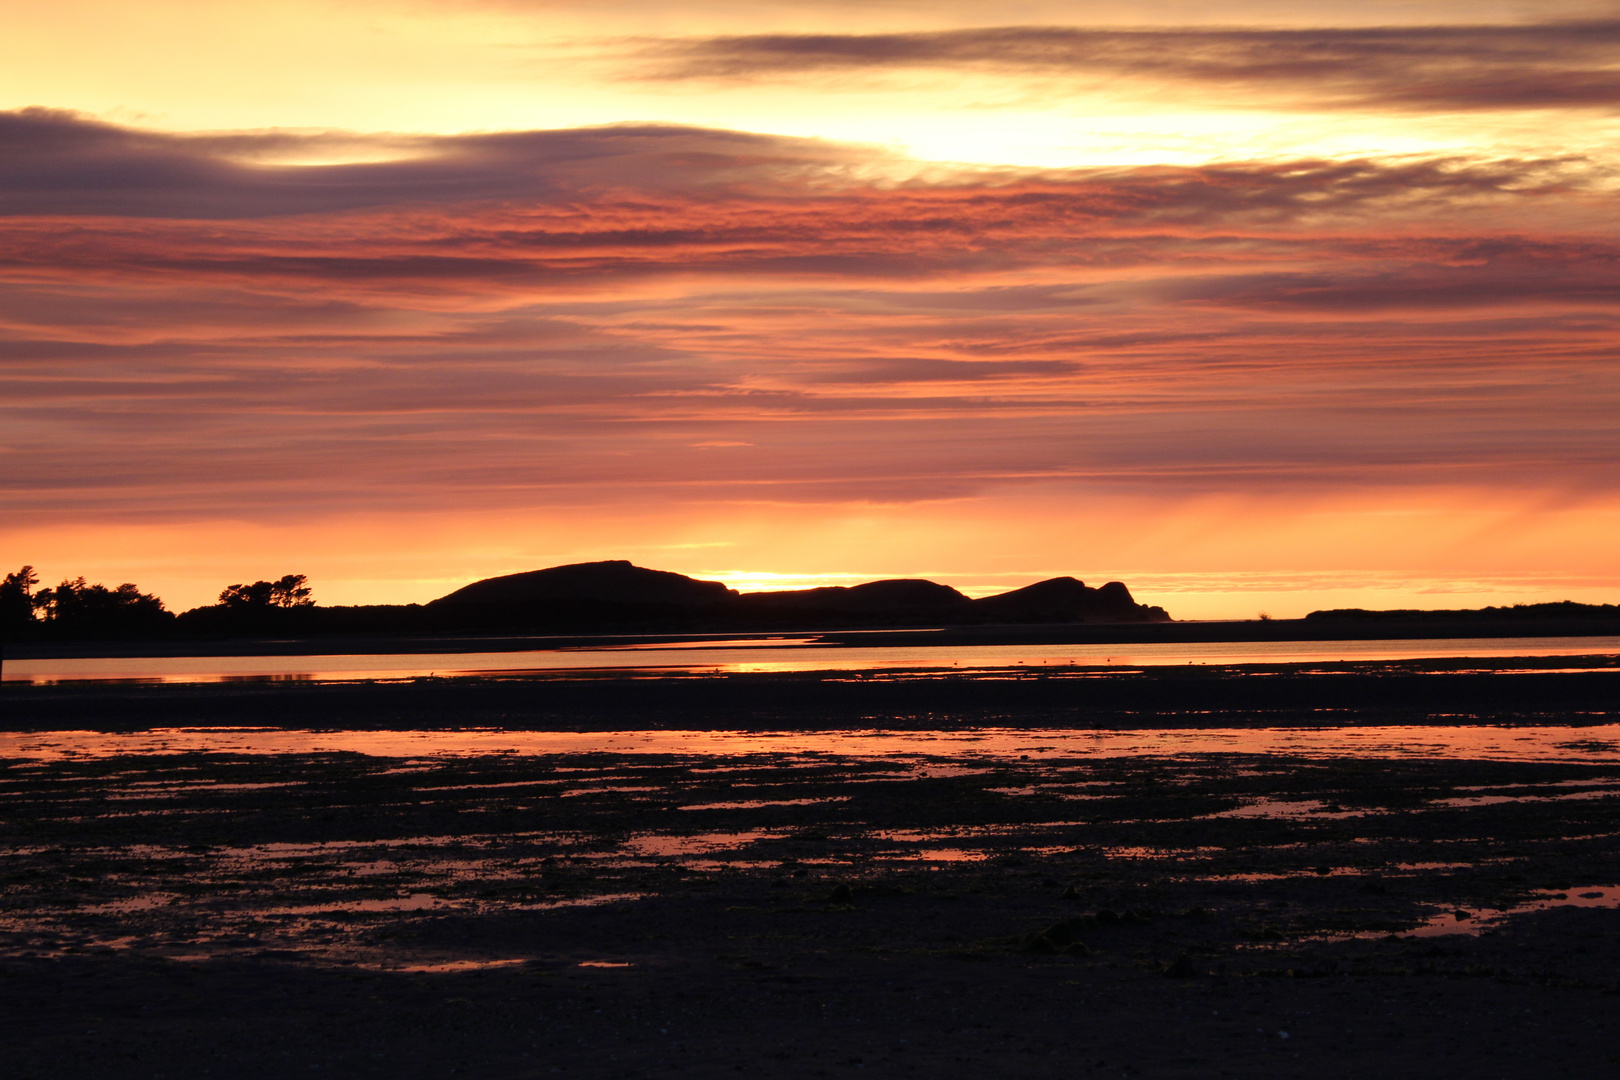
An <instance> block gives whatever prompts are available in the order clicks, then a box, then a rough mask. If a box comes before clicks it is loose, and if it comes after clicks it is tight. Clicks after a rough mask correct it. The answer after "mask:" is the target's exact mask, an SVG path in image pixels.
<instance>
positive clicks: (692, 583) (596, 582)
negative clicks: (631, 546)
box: [428, 559, 737, 607]
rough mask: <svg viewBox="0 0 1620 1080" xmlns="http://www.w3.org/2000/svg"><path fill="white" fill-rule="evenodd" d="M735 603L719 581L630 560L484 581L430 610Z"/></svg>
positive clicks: (439, 601)
mask: <svg viewBox="0 0 1620 1080" xmlns="http://www.w3.org/2000/svg"><path fill="white" fill-rule="evenodd" d="M736 597H737V592H736V590H735V589H729V588H727V587H726V586H725V585H724V584H723V583H721V582H718V581H699V580H697V579H696V578H689V577H687V576H686V575H685V574H675V573H671V572H670V571H668V570H648V569H647V568H645V567H641V566H634V565H632V564H631V563H630V562H629V561H628V560H626V559H608V560H606V561H603V562H588V563H570V564H568V565H567V566H552V567H548V568H546V569H545V570H530V571H528V572H526V573H522V574H507V575H505V576H504V577H493V578H485V579H484V580H482V581H475V582H473V583H472V584H471V585H467V586H464V587H463V588H460V589H457V590H456V591H455V592H453V593H451V594H450V595H448V596H441V597H439V599H437V600H434V601H433V602H432V603H431V604H429V605H428V606H429V607H434V606H437V605H442V604H539V603H546V602H548V601H558V600H565V601H580V600H585V601H593V602H596V603H604V604H636V605H642V604H676V605H680V606H682V607H712V606H714V605H716V604H722V603H725V602H726V601H728V600H734V599H736Z"/></svg>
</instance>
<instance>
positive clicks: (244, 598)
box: [219, 574, 315, 608]
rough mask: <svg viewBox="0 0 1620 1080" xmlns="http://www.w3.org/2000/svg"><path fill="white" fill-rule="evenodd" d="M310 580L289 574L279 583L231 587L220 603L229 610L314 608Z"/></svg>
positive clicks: (260, 582)
mask: <svg viewBox="0 0 1620 1080" xmlns="http://www.w3.org/2000/svg"><path fill="white" fill-rule="evenodd" d="M313 592H314V590H313V589H311V588H310V587H309V578H307V577H305V576H304V575H303V574H288V575H287V576H286V577H283V578H282V579H281V580H279V581H255V582H254V583H253V584H251V585H230V586H227V587H226V589H225V591H224V592H222V593H220V594H219V602H220V603H221V604H222V605H224V606H225V607H229V608H270V607H279V608H294V607H314V606H315V598H314V597H313V596H312V595H311V594H312V593H313Z"/></svg>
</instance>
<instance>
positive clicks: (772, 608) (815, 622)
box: [425, 559, 1171, 630]
mask: <svg viewBox="0 0 1620 1080" xmlns="http://www.w3.org/2000/svg"><path fill="white" fill-rule="evenodd" d="M425 610H426V611H428V612H434V613H438V614H439V616H440V617H441V618H448V619H450V620H451V621H455V622H459V623H464V624H477V625H481V626H490V627H494V626H515V625H518V624H535V623H536V622H537V621H538V622H539V623H541V624H547V625H559V624H567V625H575V624H579V623H582V622H585V623H602V622H611V623H624V622H648V621H651V622H667V621H672V620H673V621H678V622H686V623H690V622H697V623H711V624H713V625H715V626H716V627H717V628H723V629H730V628H739V629H748V630H760V629H780V628H808V629H827V628H834V627H836V628H847V627H852V626H923V625H938V626H958V625H971V624H984V623H1150V622H1170V621H1171V619H1170V616H1169V615H1168V614H1166V612H1165V610H1164V609H1163V608H1160V607H1149V606H1147V605H1144V604H1138V603H1137V602H1136V601H1135V599H1133V598H1132V596H1131V591H1130V590H1129V589H1128V588H1126V587H1125V585H1124V584H1123V583H1121V582H1118V581H1110V582H1108V583H1107V584H1106V585H1103V586H1102V587H1100V588H1095V589H1094V588H1091V587H1090V586H1088V585H1086V584H1085V583H1084V582H1082V581H1079V580H1077V579H1075V578H1072V577H1057V578H1050V579H1048V580H1046V581H1040V582H1036V583H1035V584H1033V585H1027V586H1025V587H1024V588H1021V589H1014V590H1013V591H1011V592H1005V593H1001V594H1000V595H997V596H986V597H981V598H979V599H977V600H975V599H972V598H970V597H968V596H966V595H964V594H963V593H961V592H958V591H957V590H956V589H953V588H951V587H950V586H949V585H940V584H938V583H936V582H933V581H925V580H922V579H919V578H899V579H891V580H886V581H869V582H867V583H865V584H864V585H848V586H845V585H829V586H824V587H822V588H816V589H793V590H786V591H780V592H755V593H739V592H737V591H736V590H735V589H731V588H728V587H727V586H726V585H725V584H724V583H723V582H719V581H700V580H698V579H696V578H690V577H687V576H685V575H684V574H675V573H671V572H669V571H667V570H649V569H647V568H645V567H641V566H636V565H634V564H632V563H630V562H628V561H625V560H623V559H611V560H607V561H604V562H589V563H573V564H571V565H568V566H553V567H550V568H548V569H545V570H532V571H529V572H528V573H523V574H507V575H505V576H504V577H494V578H486V579H485V580H483V581H476V582H474V583H473V584H471V585H468V586H466V587H464V588H460V589H457V590H456V591H455V592H453V593H451V594H450V595H448V596H442V597H440V598H439V599H437V600H434V601H432V602H431V603H429V604H427V605H426V606H425Z"/></svg>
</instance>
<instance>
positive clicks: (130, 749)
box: [0, 724, 1620, 765]
mask: <svg viewBox="0 0 1620 1080" xmlns="http://www.w3.org/2000/svg"><path fill="white" fill-rule="evenodd" d="M195 753H216V754H255V755H257V754H264V755H275V754H335V753H353V754H365V755H368V756H371V757H389V758H421V757H477V756H482V755H493V754H523V755H540V754H583V753H612V754H657V755H676V756H696V757H708V756H718V755H725V756H735V755H751V754H773V755H785V756H789V757H793V756H804V757H814V756H822V755H833V756H838V757H846V758H881V759H886V760H897V761H905V762H906V763H907V764H918V765H921V764H923V763H924V762H925V761H926V760H927V759H934V758H941V757H951V758H957V759H964V758H965V759H970V760H971V759H975V758H983V759H996V758H1005V757H1018V758H1024V757H1027V758H1029V759H1031V760H1041V759H1063V758H1075V757H1165V756H1179V755H1189V754H1270V755H1285V756H1296V757H1374V758H1439V759H1451V760H1500V761H1577V762H1620V724H1594V725H1590V726H1585V727H1566V726H1537V727H1529V726H1527V727H1517V726H1506V725H1489V726H1486V725H1475V726H1456V727H1445V726H1438V725H1412V726H1394V725H1392V726H1380V727H1321V728H1305V727H1266V728H1193V729H1175V728H1172V729H1154V730H1133V731H1079V730H1071V729H1036V730H1029V729H1021V728H978V729H974V730H970V731H954V732H940V731H895V732H888V731H879V730H867V731H808V732H806V731H790V732H757V731H614V732H572V731H508V730H503V729H495V728H489V729H473V730H464V731H300V730H284V729H265V728H156V729H152V730H148V731H141V732H133V733H124V734H107V733H104V732H95V731H49V732H0V759H9V760H35V761H61V760H67V759H73V758H90V759H94V758H105V757H113V756H118V755H125V754H134V755H150V754H195Z"/></svg>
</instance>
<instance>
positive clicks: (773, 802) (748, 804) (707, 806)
mask: <svg viewBox="0 0 1620 1080" xmlns="http://www.w3.org/2000/svg"><path fill="white" fill-rule="evenodd" d="M853 797H854V796H852V795H828V796H826V797H824V798H820V799H739V800H737V801H735V802H710V803H692V804H691V805H689V806H681V807H677V809H680V810H762V809H764V808H766V807H769V806H819V805H821V804H822V803H835V802H849V800H850V799H852V798H853Z"/></svg>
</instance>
